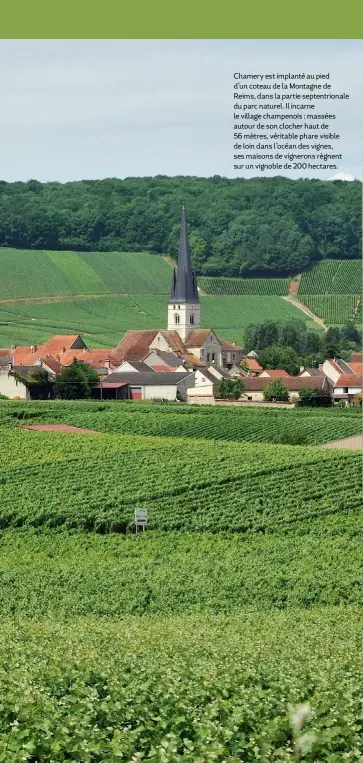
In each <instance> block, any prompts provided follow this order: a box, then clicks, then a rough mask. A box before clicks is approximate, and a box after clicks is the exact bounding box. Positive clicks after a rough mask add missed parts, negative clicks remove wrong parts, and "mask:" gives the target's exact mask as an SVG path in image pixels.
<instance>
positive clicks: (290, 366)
mask: <svg viewBox="0 0 363 763" xmlns="http://www.w3.org/2000/svg"><path fill="white" fill-rule="evenodd" d="M258 362H259V364H260V366H262V368H271V369H277V368H280V369H283V370H284V371H287V373H288V374H291V376H296V375H297V374H298V373H299V371H300V366H301V365H302V358H301V357H299V355H297V353H296V352H295V350H293V349H292V347H279V346H278V345H276V344H275V345H272V347H266V349H265V350H262V351H261V352H259V353H258Z"/></svg>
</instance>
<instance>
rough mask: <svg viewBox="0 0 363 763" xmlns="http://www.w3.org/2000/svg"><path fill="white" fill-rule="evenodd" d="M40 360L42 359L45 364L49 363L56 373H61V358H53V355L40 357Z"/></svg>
mask: <svg viewBox="0 0 363 763" xmlns="http://www.w3.org/2000/svg"><path fill="white" fill-rule="evenodd" d="M40 360H41V361H42V363H45V365H47V366H48V368H50V369H51V370H52V371H54V373H55V374H59V373H60V371H61V370H62V366H61V363H60V362H59V360H56V358H52V357H49V358H40Z"/></svg>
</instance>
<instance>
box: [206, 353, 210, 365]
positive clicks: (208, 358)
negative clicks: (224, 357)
mask: <svg viewBox="0 0 363 763" xmlns="http://www.w3.org/2000/svg"><path fill="white" fill-rule="evenodd" d="M209 360H210V355H209V352H207V363H209Z"/></svg>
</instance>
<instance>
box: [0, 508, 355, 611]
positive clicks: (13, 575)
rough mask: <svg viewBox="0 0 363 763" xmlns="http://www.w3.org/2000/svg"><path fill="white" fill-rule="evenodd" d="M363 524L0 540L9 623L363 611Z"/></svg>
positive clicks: (42, 534)
mask: <svg viewBox="0 0 363 763" xmlns="http://www.w3.org/2000/svg"><path fill="white" fill-rule="evenodd" d="M362 541H363V515H362V513H358V512H357V511H354V510H353V511H347V512H345V513H342V514H341V515H337V514H334V515H330V516H324V517H323V518H321V519H319V518H318V519H315V520H309V521H307V522H302V523H300V524H299V525H298V526H295V527H292V528H291V530H290V532H289V533H288V534H286V533H285V532H279V531H278V530H277V531H276V532H273V533H272V534H271V533H270V534H267V535H266V534H265V535H264V534H263V533H255V534H251V533H249V534H247V535H246V534H245V535H240V534H233V535H231V534H229V533H225V534H221V533H215V534H210V533H180V532H164V533H160V532H152V531H150V530H147V531H146V532H145V533H142V534H140V535H137V536H136V535H127V536H123V535H116V534H109V535H99V534H89V533H88V534H85V533H81V532H71V533H69V532H61V531H59V532H54V531H53V532H51V531H46V530H45V529H44V528H39V530H37V531H35V530H29V531H25V530H23V531H21V532H20V531H18V532H14V531H6V532H3V533H2V534H1V536H0V583H1V585H0V615H1V617H4V616H10V615H15V616H17V617H18V616H20V617H29V618H32V617H34V615H36V616H37V617H40V616H42V617H62V618H63V617H74V616H78V615H94V616H98V617H103V616H107V617H120V616H124V615H129V614H132V615H156V614H159V615H160V614H164V615H165V614H173V613H174V614H182V613H183V612H184V613H185V612H189V613H191V612H210V613H222V612H224V613H231V612H236V611H238V610H240V609H241V608H243V607H249V608H252V609H254V610H270V609H275V608H278V609H286V608H287V609H291V608H294V607H295V608H296V607H300V608H303V609H308V608H311V607H314V606H318V605H337V604H359V605H360V606H361V605H362V604H363V566H362V560H361V548H362Z"/></svg>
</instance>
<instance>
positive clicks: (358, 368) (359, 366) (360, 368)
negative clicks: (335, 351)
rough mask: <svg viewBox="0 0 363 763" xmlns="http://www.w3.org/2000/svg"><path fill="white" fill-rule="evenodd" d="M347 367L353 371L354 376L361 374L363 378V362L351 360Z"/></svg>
mask: <svg viewBox="0 0 363 763" xmlns="http://www.w3.org/2000/svg"><path fill="white" fill-rule="evenodd" d="M347 365H348V366H349V368H351V369H352V371H353V373H354V374H360V375H361V376H362V373H363V363H362V362H360V363H359V362H357V361H354V360H353V361H352V360H350V361H349V362H348V363H347Z"/></svg>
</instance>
